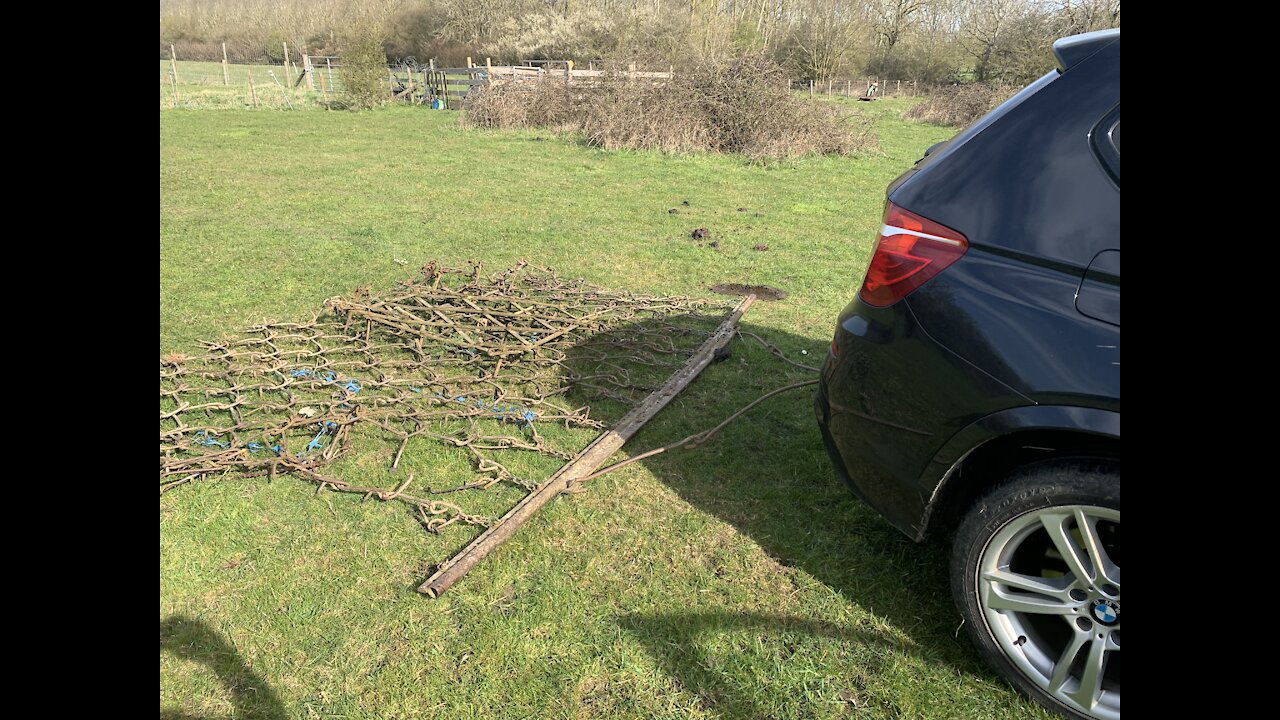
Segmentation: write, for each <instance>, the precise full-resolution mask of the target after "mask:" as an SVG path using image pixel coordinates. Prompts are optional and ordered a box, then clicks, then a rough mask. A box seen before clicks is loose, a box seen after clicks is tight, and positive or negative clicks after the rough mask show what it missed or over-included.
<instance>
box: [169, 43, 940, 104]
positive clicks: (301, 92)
mask: <svg viewBox="0 0 1280 720" xmlns="http://www.w3.org/2000/svg"><path fill="white" fill-rule="evenodd" d="M169 50H170V56H169V58H167V59H166V60H164V61H162V65H161V78H160V83H161V103H162V106H164V105H169V106H172V107H178V106H184V107H196V106H215V105H220V106H224V107H229V106H233V105H235V104H239V105H240V106H241V107H243V105H244V104H249V105H251V106H252V107H259V106H260V105H266V106H269V107H276V106H279V107H290V108H292V107H293V106H294V104H295V103H297V104H301V105H307V104H313V105H314V104H325V103H327V99H328V98H329V96H330V95H331V94H333V93H340V92H342V90H343V87H342V73H341V67H342V59H341V58H339V57H336V56H313V55H309V54H307V53H302V54H297V53H293V54H291V53H290V51H289V47H288V45H287V44H283V43H282V50H283V51H284V60H283V62H282V63H281V64H280V65H273V66H248V65H231V64H230V63H228V62H227V58H226V54H225V50H224V53H223V58H222V62H221V63H220V64H219V63H217V62H199V63H188V64H187V65H188V66H194V68H195V69H194V70H186V69H184V70H181V71H180V69H179V67H178V59H177V53H176V52H175V51H174V49H173V46H170V48H169ZM166 66H167V67H166ZM166 70H167V72H166ZM255 74H256V76H255ZM606 76H614V77H616V76H625V77H627V78H630V79H631V80H633V81H635V82H652V83H665V82H667V81H669V80H671V78H673V77H675V68H674V67H671V68H670V69H669V70H668V71H666V72H654V71H645V70H637V69H636V66H635V64H634V63H633V64H631V65H629V66H628V67H627V69H626V70H621V71H604V70H597V69H595V68H594V67H593V66H590V65H589V66H588V67H587V68H586V69H580V68H577V67H575V66H574V63H573V61H572V60H556V61H546V60H540V61H532V62H528V63H527V64H524V65H494V64H492V62H490V61H489V60H488V59H486V60H485V63H484V64H483V65H479V64H476V63H473V62H471V59H470V58H468V59H467V64H466V66H464V67H442V68H437V67H435V63H434V61H432V62H430V63H428V64H427V66H425V67H423V66H419V65H416V64H414V63H413V62H412V61H410V62H407V63H399V64H395V65H391V66H390V67H388V68H387V90H388V93H389V94H390V95H391V96H392V98H393V99H395V100H396V101H399V102H408V103H417V104H436V103H435V101H439V102H438V106H439V107H442V108H445V109H450V110H457V109H460V108H461V107H462V105H463V103H464V102H465V101H466V99H467V97H468V96H469V95H470V94H471V93H472V92H474V91H475V89H476V88H481V87H484V86H486V85H490V84H499V83H508V82H533V81H539V80H546V79H563V80H564V82H565V83H567V84H581V85H588V86H589V85H591V84H594V83H598V82H600V81H601V79H602V78H604V77H606ZM871 82H872V81H871V80H870V79H847V80H835V79H831V80H826V81H818V82H813V81H790V82H789V83H788V86H787V89H789V90H790V91H792V92H801V93H803V92H805V91H807V92H808V93H809V95H810V97H818V96H821V95H824V94H825V95H826V96H827V97H837V96H842V97H850V98H864V99H865V98H866V96H867V89H868V87H869V85H870V84H871ZM876 82H877V89H876V92H875V93H873V94H872V97H896V96H910V95H917V94H919V92H920V91H921V90H924V89H927V88H922V87H921V86H919V85H917V83H916V82H915V81H908V80H877V81H876ZM192 85H199V86H201V87H203V88H211V87H214V86H222V87H224V88H228V89H230V88H238V89H239V91H240V94H242V95H243V102H242V101H241V99H240V98H239V95H233V96H228V97H219V96H217V95H214V94H213V93H212V92H211V91H202V90H200V89H196V88H192V87H191V86H192ZM223 92H224V93H225V92H226V91H225V90H224V91H223Z"/></svg>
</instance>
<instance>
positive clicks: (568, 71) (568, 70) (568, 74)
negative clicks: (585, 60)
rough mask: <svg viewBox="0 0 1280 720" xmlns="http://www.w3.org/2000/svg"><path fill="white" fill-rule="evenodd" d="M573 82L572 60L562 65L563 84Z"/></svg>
mask: <svg viewBox="0 0 1280 720" xmlns="http://www.w3.org/2000/svg"><path fill="white" fill-rule="evenodd" d="M572 82H573V61H572V60H570V61H569V62H567V63H565V66H564V84H565V85H569V84H571V83H572Z"/></svg>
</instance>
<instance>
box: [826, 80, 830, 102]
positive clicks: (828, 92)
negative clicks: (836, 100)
mask: <svg viewBox="0 0 1280 720" xmlns="http://www.w3.org/2000/svg"><path fill="white" fill-rule="evenodd" d="M827 99H828V100H830V99H831V78H827Z"/></svg>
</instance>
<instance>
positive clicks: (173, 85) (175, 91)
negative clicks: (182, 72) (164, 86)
mask: <svg viewBox="0 0 1280 720" xmlns="http://www.w3.org/2000/svg"><path fill="white" fill-rule="evenodd" d="M169 89H171V90H173V107H174V108H175V109H176V108H177V107H178V82H177V80H175V79H174V76H173V70H170V71H169Z"/></svg>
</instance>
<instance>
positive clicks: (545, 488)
mask: <svg viewBox="0 0 1280 720" xmlns="http://www.w3.org/2000/svg"><path fill="white" fill-rule="evenodd" d="M755 301H756V296H755V295H748V296H746V297H745V298H743V299H742V302H740V303H738V306H737V307H735V308H734V309H733V312H732V313H730V314H729V317H728V318H726V319H725V321H724V322H723V323H721V324H720V327H718V328H716V331H715V332H714V333H712V335H711V337H709V338H707V340H706V342H704V343H702V346H701V347H699V348H698V351H697V352H695V353H694V354H693V355H692V356H691V357H690V358H689V359H688V360H687V361H686V362H685V364H684V365H683V366H682V367H681V368H680V369H679V370H677V371H676V372H675V374H674V375H672V376H671V377H670V378H668V379H667V381H666V382H665V383H663V384H662V387H659V388H658V389H657V390H654V391H653V393H652V394H650V395H649V397H647V398H645V399H644V400H643V401H641V402H640V404H639V405H637V406H635V407H634V408H632V409H631V412H629V413H627V414H626V415H624V416H623V417H622V419H621V420H619V421H618V424H617V425H616V426H614V428H613V429H612V430H609V431H607V432H604V433H601V434H600V436H599V437H597V438H596V439H595V441H593V442H592V443H591V444H590V445H588V446H587V448H586V449H585V450H583V451H582V452H580V453H578V455H577V457H575V458H574V459H573V460H570V461H569V462H568V464H566V465H565V466H564V467H562V468H560V469H559V470H558V471H556V474H555V475H552V476H551V479H550V480H548V481H547V482H546V483H544V484H543V485H542V486H541V487H539V488H538V489H537V490H534V491H533V492H531V493H529V494H528V495H526V496H525V497H524V499H523V500H521V501H520V502H519V503H518V504H516V506H515V507H514V508H511V510H510V512H508V513H507V514H506V515H503V516H502V519H500V520H498V522H497V523H496V524H494V525H493V526H492V527H490V528H489V529H487V530H485V531H484V532H483V533H481V534H480V537H478V538H476V539H475V540H473V541H472V542H471V544H470V545H468V546H467V547H466V548H464V549H463V550H462V552H460V553H458V554H457V555H456V556H455V557H454V558H453V559H451V560H449V561H447V562H445V563H443V564H442V565H441V566H440V567H439V569H437V570H436V572H435V574H434V575H432V576H431V577H429V578H427V581H426V582H424V583H422V585H421V586H419V587H418V592H420V593H422V594H424V595H427V596H429V597H432V598H438V597H440V595H441V594H443V593H444V592H445V591H446V590H448V589H449V588H450V587H452V586H453V584H454V583H455V582H457V581H458V580H459V579H461V578H462V576H463V575H466V574H467V572H468V571H469V570H471V568H473V567H475V566H476V563H478V562H480V561H481V560H483V559H484V558H485V557H486V556H487V555H488V554H489V553H491V552H493V551H494V550H495V549H497V547H498V546H499V545H501V544H502V543H503V542H505V541H506V540H507V539H508V538H510V537H511V536H512V535H514V534H515V532H516V530H519V529H520V526H521V525H523V524H525V522H527V521H528V520H529V518H531V517H533V515H534V513H536V512H538V510H539V509H541V508H542V506H543V505H546V504H547V503H548V502H551V500H552V499H554V498H555V497H556V496H557V495H559V494H560V493H562V492H564V491H565V490H567V489H568V488H569V487H570V486H571V485H573V483H575V482H577V481H578V480H580V479H582V478H585V477H586V476H588V475H590V474H591V473H592V472H594V471H595V469H596V468H598V467H600V465H601V464H602V463H604V461H605V460H608V459H609V457H610V456H611V455H613V454H614V453H615V452H617V451H618V449H619V448H621V447H622V445H623V443H625V442H626V441H627V440H629V439H630V438H631V436H633V435H635V434H636V432H637V431H638V430H639V429H640V428H641V427H643V426H644V424H645V423H647V422H649V421H650V420H652V419H653V416H655V415H657V414H658V412H659V411H661V410H662V409H663V408H665V407H666V406H667V404H668V403H670V402H671V401H672V399H674V398H675V396H676V395H677V394H679V393H680V391H681V390H683V389H685V387H687V386H688V385H689V383H691V382H693V380H694V378H696V377H698V375H699V374H700V373H701V372H702V371H703V370H704V369H706V367H707V366H708V365H710V364H711V360H712V358H713V356H714V355H715V352H716V350H719V349H720V348H722V347H724V346H725V345H728V344H729V341H730V340H732V339H733V333H734V330H735V328H736V327H737V325H738V321H739V320H741V319H742V316H743V315H745V314H746V312H747V310H750V309H751V305H752V304H753V303H754V302H755Z"/></svg>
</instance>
